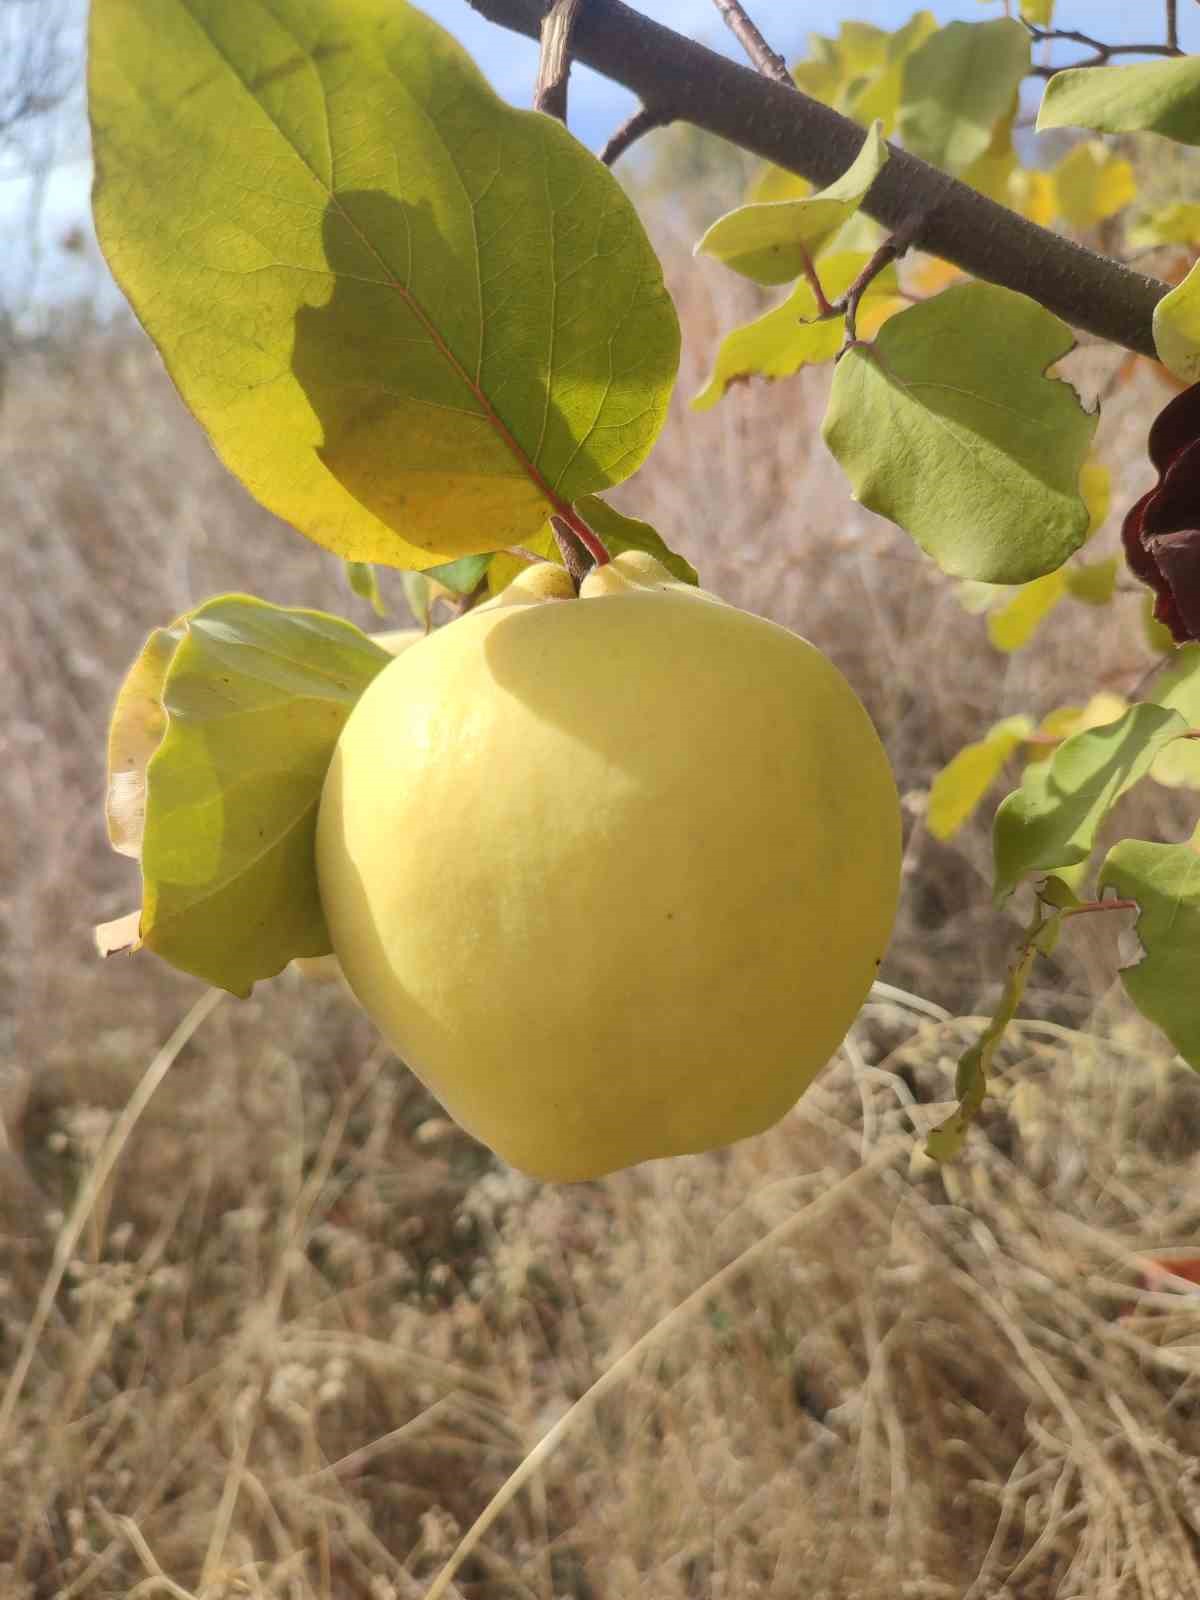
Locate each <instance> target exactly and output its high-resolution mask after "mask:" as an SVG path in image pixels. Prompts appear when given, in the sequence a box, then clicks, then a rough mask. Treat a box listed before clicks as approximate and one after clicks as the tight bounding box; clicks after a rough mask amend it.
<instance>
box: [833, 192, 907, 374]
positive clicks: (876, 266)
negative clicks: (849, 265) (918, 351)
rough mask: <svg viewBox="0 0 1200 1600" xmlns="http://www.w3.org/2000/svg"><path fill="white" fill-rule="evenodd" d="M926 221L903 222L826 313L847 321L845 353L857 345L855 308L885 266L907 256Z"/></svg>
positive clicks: (856, 313) (856, 308) (856, 312)
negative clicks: (841, 316) (842, 317)
mask: <svg viewBox="0 0 1200 1600" xmlns="http://www.w3.org/2000/svg"><path fill="white" fill-rule="evenodd" d="M925 220H926V219H925V218H924V217H923V216H914V217H910V219H909V220H908V221H907V222H906V223H904V224H902V226H900V227H899V228H897V229H896V231H895V233H893V234H892V235H891V236H890V237H889V238H887V239H885V240H884V241H883V243H882V244H881V245H880V246H879V248H878V249H877V250H876V252H875V254H874V255H873V256H872V257H871V259H870V260H869V261H868V262H867V264H866V266H865V267H864V268H863V269H862V271H861V272H860V273H859V275H858V277H857V278H855V280H854V282H853V283H852V284H851V285H850V287H849V288H848V289H847V290H846V292H845V294H844V295H842V296H841V298H840V299H838V300H835V301H834V302H833V304H832V306H831V307H830V310H829V312H828V313H826V314H827V315H833V316H838V315H844V316H845V318H846V343H845V345H844V346H843V349H844V350H848V349H849V348H850V346H851V345H853V344H856V343H857V342H858V327H857V323H858V307H859V303H860V302H861V300H862V297H863V295H865V294H866V292H867V290H868V289H869V288H870V287H871V285H872V284H873V283H874V281H875V279H876V278H877V277H878V276H879V274H880V273H881V272H882V271H883V270H884V268H885V267H889V266H891V264H892V262H893V261H899V259H900V257H901V256H902V255H904V254H905V253H906V251H907V250H908V248H909V246H910V245H911V244H912V243H913V241H914V239H915V238H916V236H917V234H918V233H919V232H920V231H921V229H922V227H923V226H924V224H925Z"/></svg>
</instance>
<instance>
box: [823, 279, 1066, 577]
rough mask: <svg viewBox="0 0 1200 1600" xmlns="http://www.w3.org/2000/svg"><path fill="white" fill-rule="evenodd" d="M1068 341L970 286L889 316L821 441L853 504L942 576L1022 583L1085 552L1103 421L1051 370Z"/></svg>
mask: <svg viewBox="0 0 1200 1600" xmlns="http://www.w3.org/2000/svg"><path fill="white" fill-rule="evenodd" d="M1073 342H1074V341H1073V339H1072V335H1071V331H1070V329H1069V328H1068V327H1067V326H1066V324H1065V323H1063V322H1060V321H1059V320H1058V318H1057V317H1055V316H1052V315H1051V314H1050V313H1049V312H1048V311H1044V310H1043V309H1042V307H1041V306H1039V305H1038V304H1037V303H1036V302H1035V301H1033V300H1030V299H1028V298H1027V297H1026V296H1025V295H1020V294H1014V293H1013V292H1012V291H1011V290H1008V289H1001V288H997V287H996V286H995V285H993V284H985V283H964V284H958V285H955V286H954V287H953V288H950V289H947V290H946V292H945V293H944V294H941V295H938V296H937V298H936V299H934V300H927V301H925V302H923V303H922V304H920V305H916V306H911V307H909V309H908V310H906V311H902V312H901V313H900V314H899V315H898V316H894V317H892V318H890V320H889V321H888V322H886V323H885V324H884V326H883V327H882V329H881V330H880V332H879V334H878V336H877V338H876V340H875V342H874V344H873V345H871V346H870V347H862V348H856V349H852V350H850V351H848V352H847V354H846V355H844V356H843V357H842V359H841V360H840V361H839V362H838V365H837V369H836V371H835V373H834V379H833V386H832V392H831V394H830V400H829V409H828V411H827V413H826V416H825V423H824V430H823V431H824V436H825V440H826V443H827V444H828V445H829V448H830V449H831V450H832V451H833V454H834V455H835V456H836V457H837V459H838V461H839V462H840V463H841V465H842V467H843V469H844V470H845V472H846V474H847V475H848V477H849V479H850V482H851V484H852V486H853V489H854V494H855V498H856V499H858V500H860V501H861V502H862V503H863V505H865V506H867V507H869V508H870V510H872V511H877V512H878V513H879V514H880V515H881V516H885V517H889V518H890V519H891V520H892V521H893V522H897V523H899V525H900V526H901V527H902V528H904V529H906V530H907V531H908V532H909V533H910V534H911V535H912V536H913V538H914V539H916V541H917V543H918V544H919V545H920V546H921V547H922V549H924V550H926V551H927V552H928V553H929V554H930V555H931V556H932V557H933V558H934V560H935V561H937V563H938V565H939V566H941V567H942V568H943V570H944V571H946V572H948V573H950V574H952V575H953V576H957V577H964V578H977V579H979V580H980V581H981V582H983V583H1025V582H1028V581H1029V580H1031V579H1033V578H1037V577H1040V576H1041V575H1042V574H1043V573H1045V572H1050V571H1053V570H1054V568H1056V567H1059V566H1061V565H1062V563H1063V562H1064V561H1065V560H1066V559H1067V557H1068V556H1069V555H1071V553H1072V552H1073V551H1074V550H1076V549H1078V547H1079V546H1080V544H1081V543H1082V542H1083V539H1084V537H1085V535H1086V533H1087V527H1088V511H1087V507H1086V506H1085V504H1084V502H1083V500H1082V499H1081V498H1080V494H1079V472H1080V468H1081V466H1082V465H1083V462H1084V459H1085V458H1086V456H1087V452H1088V447H1089V445H1090V443H1091V439H1092V434H1093V433H1094V431H1095V427H1096V420H1097V419H1096V416H1095V415H1094V414H1092V413H1089V412H1087V411H1085V410H1084V409H1083V407H1082V406H1081V405H1080V403H1079V397H1078V396H1077V395H1076V393H1075V391H1074V389H1072V388H1071V386H1070V385H1069V384H1066V383H1063V382H1060V381H1058V380H1056V379H1052V378H1049V377H1047V376H1046V375H1045V374H1046V369H1047V368H1048V367H1049V366H1051V365H1052V364H1053V363H1054V362H1055V361H1057V360H1059V358H1060V357H1062V356H1064V355H1066V353H1067V351H1068V350H1070V349H1071V347H1072V344H1073Z"/></svg>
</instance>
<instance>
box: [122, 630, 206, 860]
mask: <svg viewBox="0 0 1200 1600" xmlns="http://www.w3.org/2000/svg"><path fill="white" fill-rule="evenodd" d="M185 627H186V621H185V619H184V618H182V617H180V618H179V619H177V620H176V621H175V622H173V623H172V624H171V626H170V627H169V628H155V630H154V632H153V633H152V634H151V635H150V637H149V638H148V639H147V640H146V643H145V644H144V645H143V646H142V649H141V652H140V653H139V655H138V658H137V660H136V661H135V662H134V663H133V665H132V667H130V669H129V671H128V672H127V673H126V675H125V681H124V682H123V683H122V685H121V687H120V690H119V691H118V693H117V699H116V704H115V705H114V706H113V714H112V721H111V722H110V724H109V729H108V784H107V789H106V795H105V805H104V811H105V819H106V821H107V823H108V842H109V843H110V844H111V845H112V847H113V849H114V850H116V851H119V852H120V854H121V855H123V856H132V857H133V859H134V860H135V861H137V860H138V859H140V857H141V854H142V835H143V832H144V830H145V825H146V768H147V767H148V766H149V764H150V757H151V756H152V755H153V754H154V752H155V751H156V750H157V749H158V747H159V745H160V744H161V743H162V738H163V734H164V733H165V732H166V731H167V714H166V712H165V711H164V710H163V703H162V692H163V683H164V681H165V680H166V676H167V668H168V667H169V666H170V665H171V658H172V657H173V656H174V654H175V651H176V650H177V648H178V646H179V641H180V639H182V637H183V634H184V629H185Z"/></svg>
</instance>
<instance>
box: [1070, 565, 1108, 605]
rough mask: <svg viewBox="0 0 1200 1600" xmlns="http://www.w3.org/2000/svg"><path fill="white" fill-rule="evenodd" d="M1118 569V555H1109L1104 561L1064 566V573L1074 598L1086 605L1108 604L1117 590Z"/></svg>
mask: <svg viewBox="0 0 1200 1600" xmlns="http://www.w3.org/2000/svg"><path fill="white" fill-rule="evenodd" d="M1118 570H1119V563H1118V561H1117V558H1116V556H1107V557H1106V558H1105V559H1104V560H1103V561H1084V562H1080V563H1079V565H1078V566H1075V565H1072V566H1069V567H1063V569H1062V574H1063V577H1064V579H1065V580H1066V585H1067V592H1068V593H1069V594H1070V596H1071V598H1072V600H1082V601H1083V603H1084V605H1085V606H1106V605H1108V604H1109V602H1110V601H1111V600H1112V597H1113V595H1114V594H1115V593H1116V591H1117V572H1118Z"/></svg>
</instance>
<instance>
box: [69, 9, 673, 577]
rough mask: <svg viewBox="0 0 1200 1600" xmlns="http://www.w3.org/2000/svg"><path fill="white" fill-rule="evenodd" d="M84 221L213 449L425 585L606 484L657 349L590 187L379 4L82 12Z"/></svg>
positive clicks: (478, 84)
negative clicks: (92, 165) (87, 200)
mask: <svg viewBox="0 0 1200 1600" xmlns="http://www.w3.org/2000/svg"><path fill="white" fill-rule="evenodd" d="M89 59H90V107H91V117H92V130H93V140H94V147H95V157H96V171H97V178H96V188H95V212H96V224H97V228H98V230H99V235H100V239H101V242H102V245H103V247H104V250H105V253H106V255H107V257H108V260H109V263H110V265H111V267H112V269H113V271H114V273H115V275H116V277H117V280H118V282H119V283H120V284H121V286H122V287H123V289H124V290H125V292H126V294H127V295H128V296H129V298H130V300H131V302H132V303H133V305H134V307H135V309H136V310H137V312H138V315H139V317H140V318H141V320H142V322H143V323H144V324H145V326H146V328H147V330H148V331H149V333H150V335H151V337H152V338H153V339H154V341H155V343H156V344H157V345H158V347H159V349H160V351H161V352H162V354H163V357H164V359H165V361H166V363H167V366H168V369H169V370H170V372H171V375H172V376H173V378H174V379H175V382H176V383H177V385H178V386H179V388H180V390H181V392H182V394H183V396H184V398H185V400H186V401H187V403H188V404H189V405H190V406H191V408H192V410H193V411H194V412H195V414H196V415H197V417H198V418H199V419H200V421H201V422H202V423H203V425H204V426H205V428H206V429H207V430H208V432H209V434H210V436H211V438H212V441H213V443H214V445H215V446H216V448H217V450H218V452H219V453H220V455H221V456H222V458H223V459H224V461H225V463H226V465H227V466H229V467H230V468H231V469H232V470H233V471H234V472H235V473H236V474H237V476H238V477H239V478H241V480H242V481H243V483H245V484H246V486H247V487H248V488H249V489H250V490H251V491H252V492H253V493H254V494H256V495H257V496H258V497H259V499H261V500H262V501H263V502H264V503H265V504H266V505H268V506H269V507H270V508H271V509H272V510H273V511H275V512H277V513H278V514H279V515H280V516H282V517H283V518H285V519H286V520H287V521H289V522H291V523H293V524H294V525H295V526H296V527H298V528H299V529H300V530H301V531H302V532H304V533H306V534H308V535H309V536H310V537H311V538H313V539H315V540H316V541H317V542H318V543H321V544H324V545H327V546H328V547H329V548H330V549H333V550H335V551H337V552H338V553H339V554H341V555H343V556H344V557H346V558H347V559H349V560H354V561H377V562H382V563H385V564H391V565H396V566H411V567H425V566H429V565H434V564H437V563H439V562H444V561H447V560H450V559H453V558H455V557H457V556H460V555H466V554H471V553H475V552H482V551H486V550H493V549H497V548H499V547H501V546H503V545H506V544H510V543H513V542H519V541H520V540H521V539H523V538H524V537H526V536H527V535H529V534H530V533H532V532H534V531H536V530H537V529H538V528H539V527H540V526H541V525H542V523H543V522H544V520H545V518H546V515H547V511H548V510H549V509H551V508H553V506H554V505H555V503H556V502H563V503H565V502H569V501H572V500H574V499H576V498H578V497H579V496H580V495H582V494H587V493H590V492H592V491H594V490H596V489H600V488H603V487H605V486H607V485H609V484H613V483H616V482H619V481H620V480H621V479H623V478H625V477H627V476H628V475H629V473H631V472H632V471H633V470H634V468H635V467H636V466H637V465H638V464H639V462H640V461H641V460H642V459H643V457H644V456H645V455H646V453H647V451H648V450H649V448H650V446H651V444H652V442H653V440H654V438H655V436H656V435H657V433H658V431H659V428H660V426H661V424H662V421H663V419H664V417H665V414H666V407H667V402H668V398H669V394H670V389H671V385H672V382H673V379H674V375H675V370H676V365H677V359H678V342H679V333H678V325H677V321H676V317H675V313H674V309H673V307H672V305H671V303H670V300H669V297H668V296H667V293H666V290H665V288H664V286H663V282H662V275H661V269H660V266H659V263H658V260H657V258H656V256H655V254H654V251H653V249H652V248H651V246H650V243H649V241H648V239H647V237H646V234H645V230H644V229H643V227H642V225H641V223H640V221H639V220H638V217H637V214H636V212H635V211H634V209H633V206H632V205H631V203H630V201H629V199H628V198H627V196H626V195H625V193H624V191H623V190H622V188H621V186H620V184H619V183H618V182H617V181H616V179H615V178H614V177H613V175H612V174H611V173H610V172H609V171H608V169H607V168H606V167H604V166H603V165H602V164H601V163H600V162H598V161H597V160H596V159H595V158H594V157H593V156H591V155H590V154H589V153H588V152H587V151H586V150H585V149H584V147H583V146H582V145H580V144H579V143H578V142H577V141H576V140H575V139H574V138H573V137H572V136H571V135H570V134H569V133H568V132H567V131H566V129H565V128H564V127H563V126H562V125H561V124H560V123H558V122H557V121H555V120H554V119H553V118H550V117H546V116H542V115H540V114H537V113H534V112H523V111H514V110H512V109H511V108H510V107H508V106H506V105H505V104H504V103H503V102H502V101H501V100H500V99H499V98H498V97H497V96H496V95H495V94H494V92H493V91H492V89H491V88H490V87H489V85H488V84H487V82H486V81H485V79H484V78H483V76H482V74H481V73H480V72H479V71H478V69H477V68H476V67H475V66H474V64H473V63H472V62H471V60H470V59H469V57H468V56H467V55H466V54H465V52H464V51H463V50H462V48H461V47H460V46H459V45H458V44H457V43H456V42H455V41H454V40H453V39H452V38H451V37H450V35H449V34H447V33H446V32H444V31H443V30H442V29H441V28H439V27H438V26H437V25H436V24H435V23H433V22H431V21H430V20H429V18H428V17H426V16H425V15H424V14H423V13H422V12H421V11H419V10H418V9H417V8H416V7H415V6H412V5H409V4H407V3H406V0H153V3H147V0H94V3H93V6H92V17H91V30H90V44H89Z"/></svg>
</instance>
